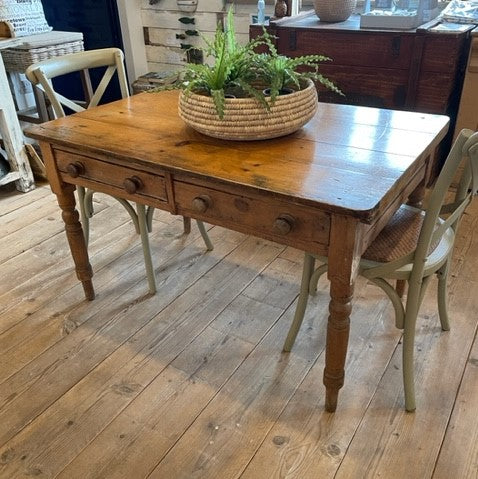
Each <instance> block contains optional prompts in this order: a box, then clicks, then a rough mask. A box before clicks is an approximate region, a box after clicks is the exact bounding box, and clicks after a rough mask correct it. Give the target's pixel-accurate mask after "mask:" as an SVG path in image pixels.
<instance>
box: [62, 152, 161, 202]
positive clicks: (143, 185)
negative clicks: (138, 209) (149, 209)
mask: <svg viewBox="0 0 478 479" xmlns="http://www.w3.org/2000/svg"><path fill="white" fill-rule="evenodd" d="M55 160H56V164H57V166H58V170H59V171H60V176H61V178H62V180H63V181H65V182H66V183H74V184H78V185H82V186H89V187H91V188H92V189H93V190H94V189H98V190H103V191H104V192H105V193H111V194H114V195H115V196H119V197H122V198H127V199H132V200H134V198H138V199H143V200H144V199H146V200H147V199H148V198H149V199H155V200H159V201H160V202H167V200H168V196H167V190H166V181H165V178H164V176H163V175H161V174H153V173H149V172H145V171H141V170H136V169H132V168H126V167H124V166H121V165H115V164H112V163H107V162H105V161H101V160H98V159H96V158H90V157H87V156H81V155H76V154H72V153H69V152H67V151H63V150H55ZM102 185H104V186H105V189H103V188H102ZM109 190H111V192H110V191H109Z"/></svg>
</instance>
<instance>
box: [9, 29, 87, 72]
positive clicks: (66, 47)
mask: <svg viewBox="0 0 478 479" xmlns="http://www.w3.org/2000/svg"><path fill="white" fill-rule="evenodd" d="M83 49H84V47H83V34H82V33H79V32H59V31H53V32H48V33H42V34H39V35H31V36H29V37H25V42H24V43H23V44H21V45H17V46H16V47H15V48H5V49H4V50H2V51H1V53H2V58H3V63H4V64H5V70H7V71H10V72H22V73H23V72H24V71H25V70H26V69H27V68H28V67H29V66H30V65H33V64H34V63H37V62H39V61H42V60H47V59H49V58H52V57H59V56H62V55H66V54H67V53H76V52H81V51H83Z"/></svg>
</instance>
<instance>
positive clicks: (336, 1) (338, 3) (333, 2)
mask: <svg viewBox="0 0 478 479" xmlns="http://www.w3.org/2000/svg"><path fill="white" fill-rule="evenodd" d="M356 4H357V0H314V7H315V13H316V14H317V16H318V17H319V20H320V21H321V22H344V21H345V20H347V18H349V17H350V15H352V13H353V11H354V9H355V6H356Z"/></svg>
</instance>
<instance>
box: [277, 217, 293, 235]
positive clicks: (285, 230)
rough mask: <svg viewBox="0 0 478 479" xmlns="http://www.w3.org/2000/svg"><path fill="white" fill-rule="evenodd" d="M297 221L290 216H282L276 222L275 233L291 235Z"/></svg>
mask: <svg viewBox="0 0 478 479" xmlns="http://www.w3.org/2000/svg"><path fill="white" fill-rule="evenodd" d="M294 223H295V220H294V218H293V217H292V216H290V215H280V216H279V217H278V218H276V220H275V221H274V231H275V232H276V233H278V234H280V235H286V234H289V233H290V232H291V231H292V229H293V228H294Z"/></svg>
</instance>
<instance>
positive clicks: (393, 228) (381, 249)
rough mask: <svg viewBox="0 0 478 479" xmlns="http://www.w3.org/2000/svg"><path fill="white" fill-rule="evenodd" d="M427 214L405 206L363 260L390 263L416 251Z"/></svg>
mask: <svg viewBox="0 0 478 479" xmlns="http://www.w3.org/2000/svg"><path fill="white" fill-rule="evenodd" d="M424 219H425V213H424V212H423V211H422V210H420V209H418V208H412V207H410V206H406V205H403V206H401V207H400V208H399V209H398V211H397V212H396V213H395V214H394V215H393V217H392V219H391V220H390V221H389V222H388V224H387V225H386V226H385V228H384V229H383V230H382V231H381V232H380V234H379V235H378V236H377V237H376V238H375V239H374V241H373V243H372V244H371V245H370V246H369V247H368V249H367V250H366V251H365V253H364V254H363V255H362V259H367V260H369V261H376V262H377V263H388V262H390V261H395V260H397V259H399V258H401V257H402V256H405V255H407V254H409V253H411V252H412V251H414V250H415V249H416V247H417V244H418V239H419V237H420V231H421V229H422V225H423V220H424ZM438 243H439V240H435V241H434V242H433V244H431V245H430V249H429V253H432V252H433V251H435V249H436V247H437V246H438Z"/></svg>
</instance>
